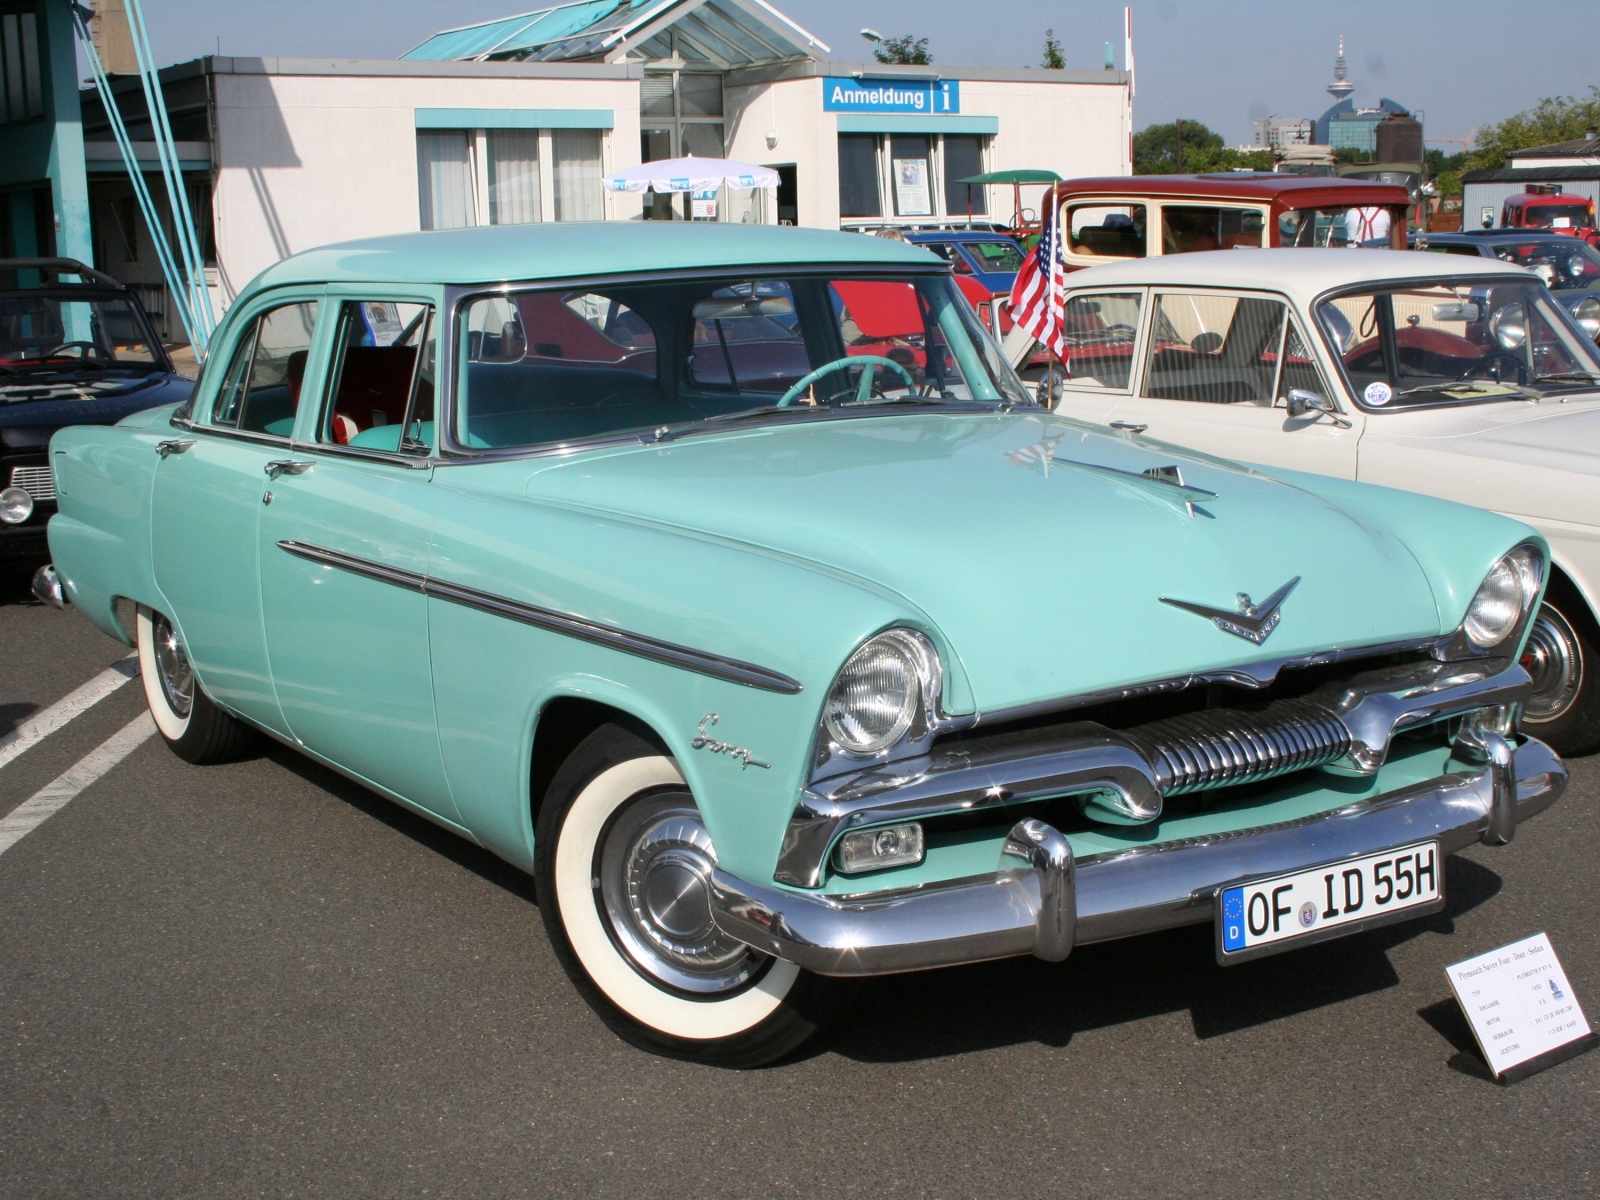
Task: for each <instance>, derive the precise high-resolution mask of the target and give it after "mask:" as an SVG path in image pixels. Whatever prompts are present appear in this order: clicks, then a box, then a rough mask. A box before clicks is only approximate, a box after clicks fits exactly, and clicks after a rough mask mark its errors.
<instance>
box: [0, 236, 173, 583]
mask: <svg viewBox="0 0 1600 1200" xmlns="http://www.w3.org/2000/svg"><path fill="white" fill-rule="evenodd" d="M63 275H76V276H78V278H79V279H80V280H81V281H82V282H80V283H67V282H64V281H63V280H62V279H61V276H63ZM193 389H194V384H193V382H192V381H191V380H188V379H184V378H183V377H182V376H180V375H178V374H177V373H176V372H175V371H174V370H173V367H172V360H171V359H170V358H168V357H167V352H166V351H165V350H164V349H163V348H162V346H161V341H160V339H159V338H157V337H156V334H155V331H154V329H153V328H152V327H151V325H150V319H149V317H148V316H146V315H145V311H144V308H143V307H142V306H141V305H140V304H139V300H138V298H137V297H136V296H135V295H134V294H133V293H132V292H131V291H129V290H128V289H127V288H125V287H124V286H123V285H122V284H120V283H118V282H117V281H116V280H115V279H112V278H111V277H110V276H109V275H102V274H100V273H99V272H98V271H94V270H91V269H90V268H88V267H86V266H84V265H83V264H82V263H80V262H78V261H77V260H75V259H70V258H9V259H0V563H20V562H22V561H24V560H29V559H40V560H43V559H46V558H48V557H49V547H48V546H47V545H46V544H45V524H46V523H47V522H48V521H49V520H50V516H51V514H52V513H54V512H55V511H56V489H55V482H54V479H53V477H52V475H51V472H50V454H49V450H50V435H51V434H53V433H55V431H56V430H58V429H60V428H62V427H63V426H66V425H114V424H116V423H117V422H118V421H120V420H122V418H123V417H126V416H128V415H129V414H131V413H136V412H139V411H140V410H141V409H146V408H154V407H155V406H157V405H159V404H173V403H177V402H180V401H183V400H186V399H188V397H189V393H190V392H191V391H192V390H193Z"/></svg>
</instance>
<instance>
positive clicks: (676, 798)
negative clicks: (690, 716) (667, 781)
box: [596, 792, 771, 996]
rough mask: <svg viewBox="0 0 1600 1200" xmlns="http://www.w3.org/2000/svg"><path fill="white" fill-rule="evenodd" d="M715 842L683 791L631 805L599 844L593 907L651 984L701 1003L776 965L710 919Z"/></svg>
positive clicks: (691, 801)
mask: <svg viewBox="0 0 1600 1200" xmlns="http://www.w3.org/2000/svg"><path fill="white" fill-rule="evenodd" d="M716 863H717V857H716V852H715V851H714V850H713V849H712V848H711V837H710V835H709V834H708V833H706V828H705V826H704V825H702V824H701V823H700V814H699V812H698V811H697V810H696V809H695V806H694V800H693V799H692V798H691V797H690V796H689V795H688V794H687V793H684V792H666V793H658V794H656V795H653V796H646V797H643V798H641V799H639V800H636V801H634V802H633V803H631V804H629V805H628V806H627V807H625V808H624V809H623V810H622V811H621V812H620V813H618V814H617V816H616V817H615V818H614V819H613V820H612V823H611V826H610V828H609V829H608V830H607V831H606V833H605V835H604V836H603V837H602V838H601V842H600V853H599V862H598V863H597V867H598V870H597V871H596V874H597V875H598V877H599V881H600V889H599V895H598V896H597V897H596V900H597V901H598V903H599V906H600V913H601V916H602V917H603V918H604V919H605V923H606V927H607V929H608V930H609V931H610V933H611V936H612V939H613V940H614V941H615V942H616V944H617V946H618V947H619V948H620V949H621V950H622V952H623V954H624V955H625V956H626V957H627V959H628V961H629V962H631V963H632V964H633V966H634V968H635V969H636V970H639V971H640V972H642V973H643V974H645V975H646V976H648V977H650V978H651V980H652V981H653V982H657V983H664V984H666V985H667V986H669V987H672V988H676V989H678V990H680V991H684V992H690V993H693V994H695V995H699V996H709V995H720V994H723V993H726V992H729V991H732V990H734V989H736V988H740V987H743V986H744V985H745V984H747V983H749V982H751V981H752V980H753V979H755V978H756V977H757V976H758V975H759V974H760V973H761V971H762V970H763V969H764V968H765V967H766V965H767V964H768V963H769V962H770V961H771V960H770V959H769V958H768V957H767V956H766V955H764V954H760V953H758V952H756V951H754V950H752V949H750V947H748V946H746V945H745V944H744V943H743V942H740V941H736V940H735V939H733V938H730V937H728V936H727V935H726V934H725V933H723V932H722V931H721V930H720V929H718V928H717V925H716V922H715V921H714V920H713V919H712V916H711V872H712V870H713V869H714V868H715V867H716Z"/></svg>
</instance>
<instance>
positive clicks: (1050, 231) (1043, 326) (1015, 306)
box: [1011, 195, 1068, 363]
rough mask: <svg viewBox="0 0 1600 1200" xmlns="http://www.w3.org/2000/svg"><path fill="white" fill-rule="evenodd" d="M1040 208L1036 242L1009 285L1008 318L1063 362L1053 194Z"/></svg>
mask: <svg viewBox="0 0 1600 1200" xmlns="http://www.w3.org/2000/svg"><path fill="white" fill-rule="evenodd" d="M1043 207H1044V210H1045V211H1044V220H1043V222H1042V223H1041V228H1040V233H1039V245H1038V246H1037V248H1036V249H1035V250H1034V252H1033V253H1032V254H1030V255H1029V256H1028V257H1027V258H1025V259H1023V260H1022V266H1021V268H1020V269H1019V270H1018V271H1017V278H1016V282H1014V283H1013V284H1012V285H1011V319H1012V320H1013V321H1014V322H1016V323H1017V324H1018V325H1020V326H1022V327H1023V328H1024V329H1026V330H1027V331H1028V332H1029V333H1031V334H1033V336H1034V337H1036V338H1038V339H1039V341H1041V342H1043V343H1044V345H1045V347H1046V349H1048V350H1049V351H1050V352H1051V353H1052V354H1054V355H1055V356H1056V357H1057V358H1058V359H1060V360H1061V361H1062V362H1063V363H1064V362H1066V361H1067V353H1068V352H1067V335H1066V329H1065V328H1064V325H1063V321H1062V312H1061V297H1062V292H1063V291H1064V290H1065V281H1066V266H1065V264H1064V263H1063V262H1062V259H1061V237H1060V230H1058V229H1057V228H1056V212H1055V197H1054V196H1053V195H1047V196H1046V197H1045V203H1044V206H1043Z"/></svg>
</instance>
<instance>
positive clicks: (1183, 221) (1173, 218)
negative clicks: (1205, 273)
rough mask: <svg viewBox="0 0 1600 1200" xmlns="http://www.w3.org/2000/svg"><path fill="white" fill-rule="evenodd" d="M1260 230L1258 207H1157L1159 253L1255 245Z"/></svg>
mask: <svg viewBox="0 0 1600 1200" xmlns="http://www.w3.org/2000/svg"><path fill="white" fill-rule="evenodd" d="M1264 227H1265V221H1264V219H1263V217H1262V215H1261V210H1260V209H1258V208H1224V207H1221V206H1219V205H1212V204H1164V205H1162V206H1161V252H1162V253H1163V254H1189V253H1191V252H1193V251H1196V250H1231V249H1232V248H1233V247H1235V246H1259V245H1261V231H1262V229H1263V228H1264Z"/></svg>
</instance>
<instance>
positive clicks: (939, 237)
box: [906, 229, 1017, 245]
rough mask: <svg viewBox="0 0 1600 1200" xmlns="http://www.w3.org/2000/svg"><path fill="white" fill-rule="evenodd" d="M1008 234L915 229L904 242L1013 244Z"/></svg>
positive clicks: (964, 230)
mask: <svg viewBox="0 0 1600 1200" xmlns="http://www.w3.org/2000/svg"><path fill="white" fill-rule="evenodd" d="M1016 240H1017V239H1016V238H1014V237H1012V236H1011V235H1010V234H1009V233H987V232H985V231H984V230H982V229H915V230H911V231H909V232H907V234H906V241H908V242H916V243H918V244H919V245H920V244H921V243H922V242H1014V241H1016Z"/></svg>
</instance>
